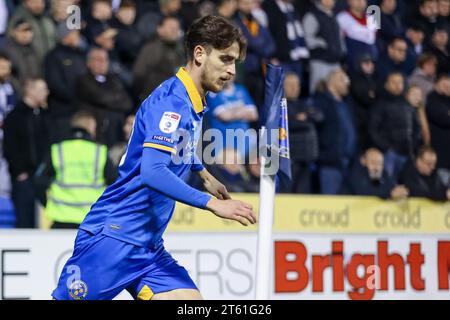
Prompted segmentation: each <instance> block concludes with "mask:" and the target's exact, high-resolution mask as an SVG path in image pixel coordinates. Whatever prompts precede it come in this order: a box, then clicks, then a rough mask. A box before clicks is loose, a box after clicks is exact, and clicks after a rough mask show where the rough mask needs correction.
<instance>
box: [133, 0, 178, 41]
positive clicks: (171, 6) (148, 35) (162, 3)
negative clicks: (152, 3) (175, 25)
mask: <svg viewBox="0 0 450 320" xmlns="http://www.w3.org/2000/svg"><path fill="white" fill-rule="evenodd" d="M180 9H181V0H158V7H157V8H156V10H152V11H149V12H147V13H145V14H144V15H142V16H141V17H140V18H139V19H138V22H137V28H138V32H139V33H140V34H141V36H142V37H143V39H144V41H147V40H151V39H152V38H153V36H155V35H156V33H157V29H158V24H159V22H160V21H161V19H162V18H163V17H168V16H173V17H176V18H178V20H179V22H180V24H181V29H183V28H184V25H183V21H181V19H180V17H179V12H180Z"/></svg>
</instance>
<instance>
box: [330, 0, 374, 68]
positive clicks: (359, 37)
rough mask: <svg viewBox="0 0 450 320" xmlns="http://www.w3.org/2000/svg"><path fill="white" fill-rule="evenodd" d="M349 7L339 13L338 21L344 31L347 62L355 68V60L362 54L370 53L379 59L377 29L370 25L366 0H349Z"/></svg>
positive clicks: (350, 66)
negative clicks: (376, 42)
mask: <svg viewBox="0 0 450 320" xmlns="http://www.w3.org/2000/svg"><path fill="white" fill-rule="evenodd" d="M348 5H349V9H348V10H346V11H343V12H341V13H339V14H338V15H337V21H338V23H339V25H340V26H341V29H342V30H343V31H344V34H345V37H346V38H345V39H346V46H347V64H348V66H349V68H350V69H352V68H354V67H355V66H354V62H355V61H356V59H357V57H358V56H359V55H361V54H364V53H368V54H370V55H371V56H372V58H373V59H377V57H378V50H377V46H376V44H375V41H376V32H377V30H376V29H374V28H372V27H371V26H369V25H368V23H367V19H366V9H367V1H366V0H348Z"/></svg>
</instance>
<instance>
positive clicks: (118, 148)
mask: <svg viewBox="0 0 450 320" xmlns="http://www.w3.org/2000/svg"><path fill="white" fill-rule="evenodd" d="M134 118H135V117H134V114H130V115H129V116H128V117H127V118H126V119H125V123H124V125H123V128H122V133H123V140H122V141H119V142H117V143H116V144H115V145H113V146H112V147H111V148H110V149H109V151H108V158H109V159H110V160H111V163H112V166H113V168H114V170H113V173H114V179H113V180H114V181H115V180H116V178H117V176H118V173H119V172H118V168H119V164H120V160H121V159H122V156H123V155H124V154H125V150H126V149H127V146H128V141H129V140H130V137H131V132H132V131H133V124H134Z"/></svg>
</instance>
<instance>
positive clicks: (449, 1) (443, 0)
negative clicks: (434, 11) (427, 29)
mask: <svg viewBox="0 0 450 320" xmlns="http://www.w3.org/2000/svg"><path fill="white" fill-rule="evenodd" d="M438 12H439V16H438V22H440V23H443V24H445V25H446V27H447V32H450V0H438Z"/></svg>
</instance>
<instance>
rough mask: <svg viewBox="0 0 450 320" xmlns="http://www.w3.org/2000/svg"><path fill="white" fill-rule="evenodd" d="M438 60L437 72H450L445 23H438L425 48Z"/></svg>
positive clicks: (449, 54) (449, 53)
mask: <svg viewBox="0 0 450 320" xmlns="http://www.w3.org/2000/svg"><path fill="white" fill-rule="evenodd" d="M427 51H429V52H430V53H432V54H433V55H434V56H435V57H436V58H437V60H438V66H437V72H438V74H441V73H445V74H450V50H449V41H448V31H447V29H446V28H445V25H443V24H438V25H437V26H436V30H435V31H434V33H433V36H432V38H431V43H430V47H429V49H428V50H427Z"/></svg>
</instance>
